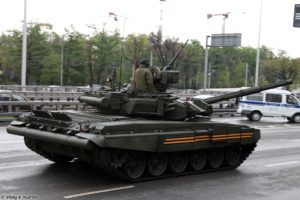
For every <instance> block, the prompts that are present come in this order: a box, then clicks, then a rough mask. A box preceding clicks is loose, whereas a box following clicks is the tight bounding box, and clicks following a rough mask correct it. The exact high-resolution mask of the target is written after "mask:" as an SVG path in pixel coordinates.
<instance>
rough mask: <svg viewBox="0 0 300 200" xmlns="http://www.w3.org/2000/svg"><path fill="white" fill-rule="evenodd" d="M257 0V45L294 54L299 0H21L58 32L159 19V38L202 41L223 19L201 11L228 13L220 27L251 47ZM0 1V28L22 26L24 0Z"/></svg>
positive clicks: (150, 25) (298, 53)
mask: <svg viewBox="0 0 300 200" xmlns="http://www.w3.org/2000/svg"><path fill="white" fill-rule="evenodd" d="M261 2H262V12H261V13H262V15H261V31H260V46H261V45H265V46H267V47H269V48H271V50H272V51H273V52H274V53H275V54H277V53H278V50H285V51H286V52H287V55H288V56H289V57H291V58H298V57H300V28H295V27H293V16H294V6H295V4H300V0H165V1H163V2H161V1H160V0H27V22H33V23H50V24H52V25H53V30H54V31H55V32H56V33H58V34H61V35H63V34H64V30H65V28H70V26H71V25H73V26H74V27H75V28H76V29H77V30H78V31H80V32H82V33H85V34H92V32H93V31H92V30H91V29H90V28H88V26H87V25H92V24H93V25H95V26H96V27H98V28H99V29H102V28H103V27H104V28H105V29H106V30H107V31H113V30H115V29H116V28H117V29H119V30H120V32H121V33H124V34H125V35H127V34H131V33H136V34H139V33H145V34H149V33H150V32H157V30H158V27H159V25H160V24H162V33H163V37H164V38H166V37H171V38H179V39H180V41H182V42H184V41H185V40H186V39H196V40H199V41H200V42H201V44H202V45H205V38H206V35H211V34H219V33H222V25H223V17H222V16H220V15H215V16H213V17H212V18H210V19H207V14H223V13H229V16H228V18H227V19H226V20H225V33H242V46H245V47H247V46H250V47H253V48H257V46H258V38H259V37H258V36H259V19H260V17H259V16H260V8H261ZM0 6H1V12H0V33H5V32H6V31H7V30H10V29H19V30H22V21H23V18H24V0H0ZM161 9H162V11H163V12H162V13H163V15H162V16H163V17H162V21H161V20H160V13H161V12H160V11H161ZM109 12H113V13H115V14H117V15H118V21H114V19H113V17H109ZM161 22H162V23H161ZM124 25H125V26H124Z"/></svg>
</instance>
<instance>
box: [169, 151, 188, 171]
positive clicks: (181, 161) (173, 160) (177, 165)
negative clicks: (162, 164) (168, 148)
mask: <svg viewBox="0 0 300 200" xmlns="http://www.w3.org/2000/svg"><path fill="white" fill-rule="evenodd" d="M187 165H188V154H187V153H186V152H173V153H170V155H169V168H170V170H171V171H172V172H174V173H176V174H178V173H181V172H183V171H184V170H185V169H186V167H187Z"/></svg>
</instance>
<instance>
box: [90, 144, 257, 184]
mask: <svg viewBox="0 0 300 200" xmlns="http://www.w3.org/2000/svg"><path fill="white" fill-rule="evenodd" d="M255 147H256V144H252V145H247V146H243V147H242V151H241V156H240V160H239V162H238V163H237V164H236V165H234V166H226V165H225V164H224V163H223V164H222V166H221V167H220V168H217V169H209V168H207V167H205V168H204V169H202V170H200V171H190V170H187V171H184V172H182V173H178V174H174V173H173V174H172V173H170V171H169V170H167V171H166V172H168V173H167V174H163V175H161V176H157V177H151V176H149V175H148V174H147V173H144V174H143V176H142V177H141V178H138V179H131V178H129V177H128V176H127V175H126V174H124V172H123V171H122V169H121V168H119V167H116V166H115V164H114V163H113V162H112V161H111V160H110V156H109V154H110V150H111V149H100V148H99V149H98V151H95V154H94V164H95V166H96V167H98V168H100V169H102V170H104V171H105V172H107V173H108V174H110V175H111V176H113V177H116V178H118V179H123V180H125V181H127V182H132V183H138V182H144V181H152V180H157V179H165V178H172V177H179V176H187V175H194V174H201V173H209V172H216V171H223V170H232V169H235V168H237V167H239V166H240V165H241V164H242V163H243V162H244V161H245V160H246V159H247V158H248V157H249V155H250V154H251V153H252V152H253V151H254V149H255Z"/></svg>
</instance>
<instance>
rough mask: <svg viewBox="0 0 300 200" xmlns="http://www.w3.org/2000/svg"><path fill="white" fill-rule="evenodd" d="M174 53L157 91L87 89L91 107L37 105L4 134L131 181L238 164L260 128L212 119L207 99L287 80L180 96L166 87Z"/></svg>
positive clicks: (158, 72) (159, 72)
mask: <svg viewBox="0 0 300 200" xmlns="http://www.w3.org/2000/svg"><path fill="white" fill-rule="evenodd" d="M179 53H180V51H179V52H178V54H177V55H176V56H175V57H174V59H173V60H172V61H171V62H170V64H169V65H168V66H166V67H164V68H163V69H160V68H158V67H152V70H153V73H154V77H155V86H156V88H157V92H155V93H137V92H136V91H135V90H134V88H128V89H121V90H119V89H116V88H115V86H113V87H111V88H105V89H100V90H98V91H90V92H88V93H85V94H84V95H82V96H81V97H80V98H79V101H81V102H84V103H86V104H87V105H89V106H93V107H95V108H96V109H97V111H95V112H80V111H53V112H48V111H38V110H35V111H32V112H31V113H29V114H25V115H22V116H20V117H19V118H18V119H17V120H15V121H13V122H12V123H11V124H10V125H9V126H8V127H7V132H8V133H10V134H15V135H20V136H23V137H24V141H25V144H26V146H27V147H28V148H29V149H31V150H32V151H34V152H36V153H38V154H40V155H41V156H43V157H45V158H47V159H49V160H51V161H53V162H56V163H67V162H71V161H74V159H76V160H81V161H84V162H87V163H90V164H91V165H92V166H94V167H97V168H100V169H102V170H104V171H105V172H107V173H109V174H111V175H112V176H116V177H119V178H122V179H125V180H127V181H132V182H136V181H144V180H152V179H159V178H164V177H172V176H178V175H187V174H195V173H202V172H209V171H219V170H225V169H235V168H237V167H238V166H239V165H241V164H242V163H243V162H244V161H245V160H246V159H247V157H248V156H249V155H250V154H251V153H252V151H253V150H254V148H255V147H256V144H257V142H258V141H259V139H260V131H259V130H258V129H255V128H251V127H249V126H245V125H234V124H228V123H220V122H214V121H210V117H209V115H210V114H212V112H213V110H212V106H211V104H212V103H216V102H220V101H224V100H228V99H232V98H237V97H240V96H244V95H249V94H253V93H257V92H260V91H262V90H266V89H270V88H275V87H279V86H283V85H288V84H291V83H292V81H290V80H288V81H283V82H280V83H275V84H272V85H268V86H262V87H255V88H249V89H244V90H240V91H238V92H234V93H229V94H226V95H222V96H218V97H213V98H209V99H205V100H193V101H180V100H179V98H178V97H176V96H174V95H173V94H171V93H168V92H166V89H167V88H168V86H169V85H170V84H174V83H177V82H178V80H179V72H178V71H175V70H172V68H171V67H172V64H173V62H174V60H175V59H176V57H177V56H178V55H179ZM112 85H113V84H112Z"/></svg>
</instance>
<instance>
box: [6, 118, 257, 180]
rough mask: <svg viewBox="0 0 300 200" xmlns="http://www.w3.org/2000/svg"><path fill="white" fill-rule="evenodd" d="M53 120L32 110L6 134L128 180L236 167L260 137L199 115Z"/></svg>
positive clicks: (60, 158)
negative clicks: (193, 117)
mask: <svg viewBox="0 0 300 200" xmlns="http://www.w3.org/2000/svg"><path fill="white" fill-rule="evenodd" d="M37 115H39V116H37ZM64 115H66V116H68V118H67V117H66V116H64ZM96 116H97V117H96ZM58 118H59V119H48V118H47V115H44V114H42V115H41V113H40V114H35V115H32V114H31V116H29V117H25V119H26V120H24V118H21V119H20V120H16V121H14V122H12V123H11V125H9V126H8V128H7V132H8V133H10V134H15V135H19V136H23V137H24V139H25V144H26V145H27V147H28V148H29V149H31V150H32V151H34V152H36V153H38V154H40V155H42V156H44V157H45V158H47V159H49V160H52V161H54V162H58V163H61V162H63V163H64V162H69V161H70V160H72V159H74V158H78V159H81V160H83V161H86V162H88V163H90V164H92V165H93V166H96V167H99V168H101V169H102V170H105V171H106V172H108V173H110V174H111V175H113V176H118V177H120V178H123V179H126V180H128V181H141V180H148V179H158V178H162V177H169V176H178V175H184V174H191V173H201V172H207V171H218V170H222V169H232V168H236V167H238V166H239V165H240V164H241V163H242V162H243V161H244V160H245V159H246V158H247V157H248V155H250V154H251V152H252V151H253V150H254V148H255V146H256V143H257V142H258V140H259V139H260V131H259V130H257V129H254V128H250V127H248V126H241V125H233V124H227V123H218V122H212V121H208V120H203V119H202V120H199V121H197V120H195V121H184V122H182V121H159V120H149V119H139V118H135V119H134V120H133V119H132V118H128V117H123V116H107V115H100V114H97V115H94V114H88V113H76V114H75V113H64V114H63V115H60V116H59V117H58ZM62 119H64V120H62ZM82 119H85V120H82ZM87 119H89V120H88V122H87ZM77 124H81V126H80V127H77V126H75V125H77ZM231 158H234V159H231ZM203 160H204V161H203ZM200 161H201V162H200ZM217 161H219V162H217ZM178 163H179V164H178ZM180 163H181V165H180ZM199 163H200V164H201V163H202V164H201V165H200V164H199ZM203 163H204V164H203ZM202 165H203V166H202ZM157 166H161V167H157ZM160 168H162V169H160Z"/></svg>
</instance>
